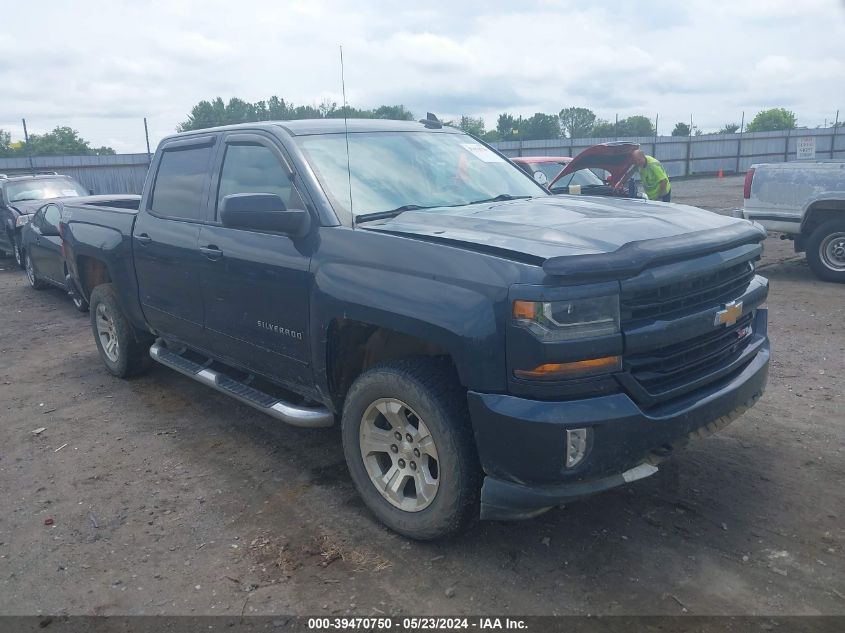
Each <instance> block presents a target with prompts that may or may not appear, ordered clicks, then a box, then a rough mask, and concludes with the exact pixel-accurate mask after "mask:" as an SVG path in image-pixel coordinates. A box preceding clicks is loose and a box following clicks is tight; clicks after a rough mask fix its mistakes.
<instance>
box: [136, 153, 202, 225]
mask: <svg viewBox="0 0 845 633" xmlns="http://www.w3.org/2000/svg"><path fill="white" fill-rule="evenodd" d="M211 150H212V147H211V146H210V145H209V146H205V147H191V148H188V149H174V150H165V152H164V153H163V154H162V156H161V162H160V163H159V166H158V176H157V177H156V181H155V185H154V186H153V192H152V202H151V203H150V209H151V210H152V211H153V213H155V214H157V215H163V216H167V217H170V218H178V219H182V220H200V219H202V216H203V212H202V209H203V206H202V203H203V195H204V193H205V178H206V175H207V174H208V165H209V160H210V159H211Z"/></svg>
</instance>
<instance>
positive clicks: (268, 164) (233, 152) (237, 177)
mask: <svg viewBox="0 0 845 633" xmlns="http://www.w3.org/2000/svg"><path fill="white" fill-rule="evenodd" d="M234 193H270V194H276V195H277V196H279V197H281V199H282V201H283V202H284V203H285V206H286V207H287V208H288V209H304V208H305V205H304V204H303V203H302V199H301V198H300V197H299V194H298V193H297V191H296V188H294V187H293V186H292V184H291V181H290V176H289V174H288V171H287V169H285V167H284V166H283V165H282V163H281V162H279V159H278V157H277V156H276V155H275V154H274V153H273V151H272V150H270V148H268V147H265V146H264V145H259V144H257V143H255V144H252V143H251V144H232V145H228V146H227V147H226V155H225V156H224V158H223V168H222V170H221V172H220V184H219V186H218V188H217V214H218V217H219V214H220V209H221V207H222V205H223V198H225V197H226V196H229V195H231V194H234Z"/></svg>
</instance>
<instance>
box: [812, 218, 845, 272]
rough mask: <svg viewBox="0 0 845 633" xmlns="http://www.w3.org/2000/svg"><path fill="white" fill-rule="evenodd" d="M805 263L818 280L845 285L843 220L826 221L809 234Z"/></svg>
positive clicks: (844, 226)
mask: <svg viewBox="0 0 845 633" xmlns="http://www.w3.org/2000/svg"><path fill="white" fill-rule="evenodd" d="M807 263H808V264H809V265H810V270H812V271H813V273H814V274H815V275H816V277H818V278H819V279H823V280H824V281H833V282H836V283H840V284H841V283H845V218H836V219H833V220H828V221H827V222H824V223H822V224H820V225H819V226H817V227H816V228H815V230H813V232H812V233H810V237H809V238H807Z"/></svg>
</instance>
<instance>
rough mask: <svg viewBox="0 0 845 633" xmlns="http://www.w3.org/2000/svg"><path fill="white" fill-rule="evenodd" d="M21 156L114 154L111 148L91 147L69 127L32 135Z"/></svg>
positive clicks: (20, 151)
mask: <svg viewBox="0 0 845 633" xmlns="http://www.w3.org/2000/svg"><path fill="white" fill-rule="evenodd" d="M17 153H19V154H22V155H25V156H62V155H71V156H80V155H81V156H90V155H93V154H114V150H113V149H112V148H111V147H91V144H90V143H89V142H88V141H86V140H85V139H83V138H81V137H80V136H79V132H77V131H76V130H74V129H72V128H69V127H61V126H60V127H57V128H56V129H54V130H53V131H52V132H47V133H46V134H30V135H29V142H28V143H25V144H23V145H22V147H21V149H20V150H18V152H17Z"/></svg>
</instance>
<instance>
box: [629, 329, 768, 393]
mask: <svg viewBox="0 0 845 633" xmlns="http://www.w3.org/2000/svg"><path fill="white" fill-rule="evenodd" d="M753 314H754V313H753V312H750V313H748V314H746V315H745V316H744V317H742V318H741V319H739V320H738V321H737V322H736V323H734V324H733V325H732V326H730V327H727V328H724V329H717V330H714V331H713V332H709V333H707V334H704V335H702V336H698V337H696V338H693V339H689V340H687V341H681V342H680V343H675V344H673V345H667V346H665V347H660V348H657V349H653V350H649V351H648V352H644V353H641V354H632V355H630V356H627V357H626V358H625V369H626V370H627V371H628V372H630V375H631V377H632V378H633V379H634V380H636V381H637V383H639V385H640V386H641V387H642V388H643V389H645V391H647V392H648V393H649V395H651V396H653V397H656V398H659V397H660V395H661V394H665V393H666V392H669V391H672V390H673V389H676V388H678V387H681V386H683V385H685V384H688V383H690V382H692V381H694V380H696V379H697V378H700V377H701V376H703V375H706V374H708V373H709V372H711V371H714V370H716V369H718V368H719V367H721V366H725V365H728V364H729V363H731V362H733V361H734V360H736V359H737V358H738V357H739V355H740V354H741V353H742V351H743V350H744V349H745V348H746V347H747V346H748V344H749V343H750V342H751V339H752V336H751V323H752V320H753V318H754V316H753Z"/></svg>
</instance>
